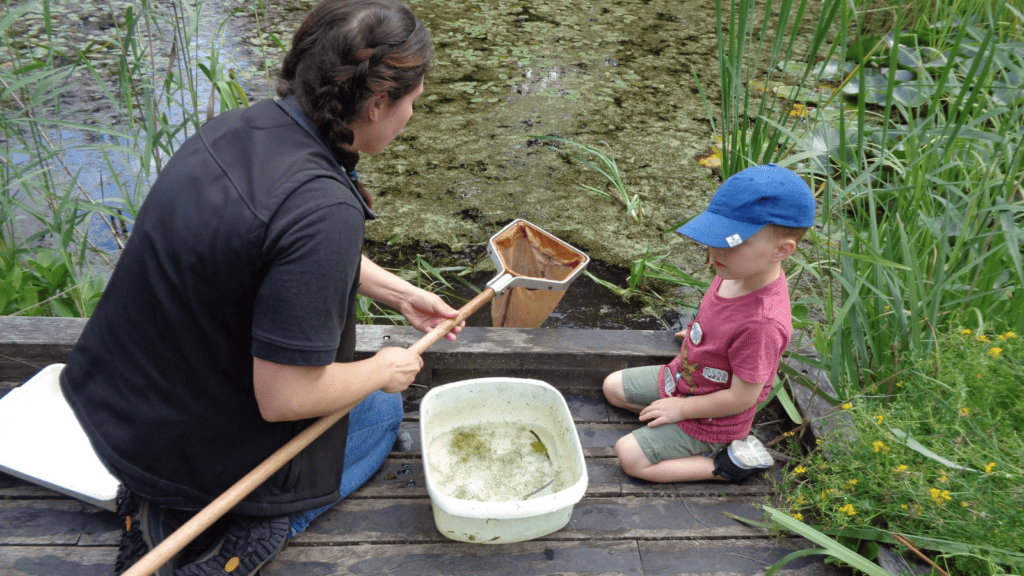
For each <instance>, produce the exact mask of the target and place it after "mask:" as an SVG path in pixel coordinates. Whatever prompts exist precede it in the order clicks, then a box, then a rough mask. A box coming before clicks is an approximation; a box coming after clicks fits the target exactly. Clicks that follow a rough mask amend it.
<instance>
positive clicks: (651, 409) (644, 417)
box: [640, 396, 686, 428]
mask: <svg viewBox="0 0 1024 576" xmlns="http://www.w3.org/2000/svg"><path fill="white" fill-rule="evenodd" d="M685 404H686V399H685V398H677V397H675V396H672V397H669V398H662V399H660V400H655V401H654V402H651V404H650V406H647V407H646V408H644V409H643V410H641V411H640V421H641V422H647V425H648V426H650V427H652V428H654V427H655V426H661V425H662V424H671V423H673V422H679V421H680V420H685V419H686V417H685V416H683V406H684V405H685Z"/></svg>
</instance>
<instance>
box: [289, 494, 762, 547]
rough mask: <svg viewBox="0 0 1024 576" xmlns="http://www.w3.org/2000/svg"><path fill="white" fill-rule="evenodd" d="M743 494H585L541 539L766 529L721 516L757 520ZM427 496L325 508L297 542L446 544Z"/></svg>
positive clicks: (743, 533)
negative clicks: (556, 527) (565, 520)
mask: <svg viewBox="0 0 1024 576" xmlns="http://www.w3.org/2000/svg"><path fill="white" fill-rule="evenodd" d="M759 500H760V499H753V498H745V497H725V498H722V497H719V498H706V497H695V498H674V497H654V496H651V497H647V498H632V497H617V498H589V497H584V498H583V500H581V501H580V502H578V503H576V504H575V506H574V507H573V511H572V517H571V518H570V520H569V524H568V525H567V526H566V527H565V528H563V529H561V530H559V531H557V532H554V533H552V534H550V535H548V536H545V537H544V539H545V540H587V541H593V540H629V539H635V538H712V537H717V538H750V537H758V536H761V535H764V534H765V532H764V531H763V530H760V529H758V528H754V527H751V526H748V525H747V524H744V523H742V522H739V521H736V520H733V519H731V518H729V517H727V516H725V514H724V513H725V512H728V513H731V514H736V515H738V516H742V517H745V518H751V519H760V518H762V514H761V511H760V509H759V508H756V507H755V506H754V504H755V502H757V501H759ZM446 540H447V539H446V538H445V537H444V536H443V535H442V534H441V533H440V532H439V531H438V529H437V526H436V525H435V524H434V516H433V512H432V508H431V504H430V499H429V498H403V499H347V500H344V501H342V502H340V503H339V504H338V505H337V506H335V507H333V508H331V509H330V510H328V511H327V512H325V513H324V514H323V515H322V516H320V517H319V518H317V520H316V522H314V523H313V524H311V525H310V527H309V529H308V530H307V531H306V532H304V533H302V534H300V535H299V536H298V537H296V539H295V542H296V543H299V542H302V543H305V544H313V543H315V544H317V545H332V546H333V545H341V544H355V543H361V542H369V543H388V542H416V543H424V542H444V541H446Z"/></svg>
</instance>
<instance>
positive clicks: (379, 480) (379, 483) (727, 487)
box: [0, 457, 771, 498]
mask: <svg viewBox="0 0 1024 576" xmlns="http://www.w3.org/2000/svg"><path fill="white" fill-rule="evenodd" d="M586 465H587V477H588V480H589V481H588V483H587V492H586V494H587V496H590V497H610V496H646V495H673V496H763V495H767V494H770V493H771V488H770V487H769V486H768V484H767V482H765V480H764V479H763V478H762V477H760V476H755V477H751V478H748V479H746V480H743V481H742V482H677V483H672V484H655V483H653V482H647V481H645V480H639V479H637V478H633V477H631V476H627V475H626V473H625V472H623V471H622V467H621V466H619V462H618V459H616V458H614V457H612V458H606V457H601V458H587V459H586ZM2 495H3V492H2V491H0V496H2ZM426 496H427V488H426V480H425V479H424V474H423V461H422V460H421V459H419V458H404V457H403V458H389V459H388V460H386V461H385V462H384V464H383V465H382V466H381V467H380V469H379V470H377V472H376V473H374V475H373V476H371V477H370V479H369V480H368V481H367V482H366V484H364V485H363V486H362V487H361V488H359V489H358V490H356V491H355V492H354V493H352V495H351V496H350V498H424V497H426Z"/></svg>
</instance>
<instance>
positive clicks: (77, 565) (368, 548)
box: [0, 538, 846, 576]
mask: <svg viewBox="0 0 1024 576" xmlns="http://www.w3.org/2000/svg"><path fill="white" fill-rule="evenodd" d="M810 547H812V545H811V544H810V543H809V542H807V541H805V540H802V539H798V538H781V539H774V540H763V539H757V540H731V539H730V540H704V539H701V540H660V541H640V542H635V541H629V540H626V541H601V542H578V541H576V542H567V541H563V542H552V541H529V542H520V543H517V544H506V545H501V546H484V545H474V544H463V543H457V542H450V543H439V544H405V545H403V544H382V545H376V544H359V545H355V546H327V547H322V546H307V545H303V544H301V543H297V542H293V543H291V544H290V545H289V546H288V547H287V548H286V549H285V550H284V551H283V552H281V554H280V555H279V556H278V557H277V559H276V560H274V561H273V562H271V563H270V564H269V565H268V566H267V567H265V568H264V569H263V574H264V576H313V575H324V576H326V575H343V574H358V575H363V576H366V575H379V574H388V575H391V576H423V575H424V574H447V575H451V576H461V575H469V574H472V575H477V574H483V573H485V574H488V575H490V576H534V575H536V576H541V575H547V574H562V575H569V576H571V575H574V574H587V575H590V576H603V575H619V574H632V575H637V576H669V575H671V576H697V575H701V576H708V575H711V574H714V575H715V576H755V575H758V574H763V573H764V568H765V567H766V566H767V565H768V564H771V563H772V562H774V561H776V560H777V559H779V558H781V557H782V556H785V555H786V554H788V553H790V552H792V551H795V550H802V549H806V548H810ZM116 556H117V550H116V548H115V547H111V546H96V547H84V546H55V547H42V546H0V574H4V576H54V575H58V574H59V575H62V576H65V575H66V576H109V575H110V574H111V573H112V572H111V571H112V569H113V565H114V559H115V558H116ZM845 573H846V572H845V571H843V570H841V569H839V568H837V567H834V566H829V565H826V564H824V563H822V562H821V560H820V558H819V557H814V556H812V557H806V558H802V559H799V560H795V561H793V562H791V563H790V564H787V565H786V566H785V567H784V568H783V569H782V570H781V571H779V572H778V574H780V575H781V576H839V575H841V574H845Z"/></svg>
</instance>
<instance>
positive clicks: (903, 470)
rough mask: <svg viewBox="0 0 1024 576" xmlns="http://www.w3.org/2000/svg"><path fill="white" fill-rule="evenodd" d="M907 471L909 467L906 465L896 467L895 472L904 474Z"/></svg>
mask: <svg viewBox="0 0 1024 576" xmlns="http://www.w3.org/2000/svg"><path fill="white" fill-rule="evenodd" d="M909 469H910V466H907V465H906V464H900V465H899V466H897V467H896V471H897V472H906V471H907V470H909Z"/></svg>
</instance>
